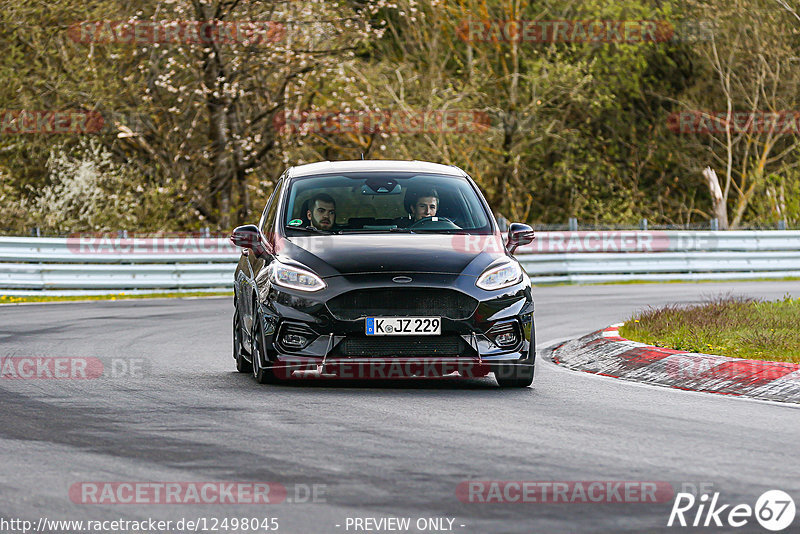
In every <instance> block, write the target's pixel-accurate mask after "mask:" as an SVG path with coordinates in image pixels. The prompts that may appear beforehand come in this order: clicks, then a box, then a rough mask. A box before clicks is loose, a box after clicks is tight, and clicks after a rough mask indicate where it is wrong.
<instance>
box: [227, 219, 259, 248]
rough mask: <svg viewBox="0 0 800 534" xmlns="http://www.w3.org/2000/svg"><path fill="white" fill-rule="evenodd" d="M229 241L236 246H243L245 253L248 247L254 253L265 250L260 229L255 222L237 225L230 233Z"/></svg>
mask: <svg viewBox="0 0 800 534" xmlns="http://www.w3.org/2000/svg"><path fill="white" fill-rule="evenodd" d="M231 243H233V244H234V245H236V246H237V247H242V248H244V249H245V253H246V251H247V250H248V249H249V250H252V251H253V252H255V253H256V254H261V253H263V252H264V251H265V249H264V242H263V239H262V236H261V230H259V229H258V226H256V225H255V224H245V225H244V226H237V227H236V228H235V229H234V230H233V233H232V234H231Z"/></svg>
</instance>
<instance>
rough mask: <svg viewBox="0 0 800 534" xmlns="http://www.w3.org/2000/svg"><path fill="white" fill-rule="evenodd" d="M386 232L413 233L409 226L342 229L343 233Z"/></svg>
mask: <svg viewBox="0 0 800 534" xmlns="http://www.w3.org/2000/svg"><path fill="white" fill-rule="evenodd" d="M387 232H392V233H402V234H413V233H414V232H413V231H412V230H411V229H410V228H354V229H353V230H347V229H345V230H344V233H345V234H385V233H387Z"/></svg>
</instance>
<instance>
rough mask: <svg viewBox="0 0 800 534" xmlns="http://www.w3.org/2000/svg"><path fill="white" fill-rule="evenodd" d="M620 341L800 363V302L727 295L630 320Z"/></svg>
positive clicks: (785, 298) (648, 311) (639, 315)
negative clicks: (627, 340)
mask: <svg viewBox="0 0 800 534" xmlns="http://www.w3.org/2000/svg"><path fill="white" fill-rule="evenodd" d="M620 335H621V336H622V337H624V338H627V339H631V340H633V341H639V342H641V343H647V344H648V345H656V346H659V347H666V348H671V349H677V350H685V351H689V352H700V353H704V354H718V355H720V356H730V357H734V358H747V359H752V360H771V361H780V362H793V363H800V299H792V298H791V297H789V296H786V297H784V299H783V300H779V301H776V302H766V301H761V300H754V299H748V298H742V297H734V296H730V295H726V296H720V297H715V298H713V299H710V300H708V301H707V302H705V303H703V304H700V305H695V306H666V307H664V308H650V309H648V310H645V311H643V312H641V313H639V314H638V315H635V316H634V317H632V318H631V319H630V320H628V321H627V322H626V323H625V325H624V326H623V327H622V328H620Z"/></svg>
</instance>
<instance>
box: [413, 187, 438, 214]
mask: <svg viewBox="0 0 800 534" xmlns="http://www.w3.org/2000/svg"><path fill="white" fill-rule="evenodd" d="M415 196H416V197H417V198H416V200H415V201H414V202H413V203H412V204H410V206H411V218H412V219H413V222H417V221H418V220H420V219H424V218H425V217H435V216H436V209H437V208H438V207H439V193H438V192H437V191H436V189H429V190H427V191H421V192H420V193H419V194H418V196H417V195H415Z"/></svg>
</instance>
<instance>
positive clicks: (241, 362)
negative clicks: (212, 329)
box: [233, 306, 253, 373]
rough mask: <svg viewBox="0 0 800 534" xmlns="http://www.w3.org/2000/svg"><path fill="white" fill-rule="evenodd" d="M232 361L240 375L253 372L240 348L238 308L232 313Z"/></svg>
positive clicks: (240, 324)
mask: <svg viewBox="0 0 800 534" xmlns="http://www.w3.org/2000/svg"><path fill="white" fill-rule="evenodd" d="M233 359H234V360H236V370H237V371H239V372H240V373H249V372H251V371H252V370H253V365H252V364H251V363H250V362H248V361H247V360H245V359H244V348H243V347H242V323H241V319H240V318H239V307H238V306H237V307H236V309H235V311H234V312H233Z"/></svg>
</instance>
